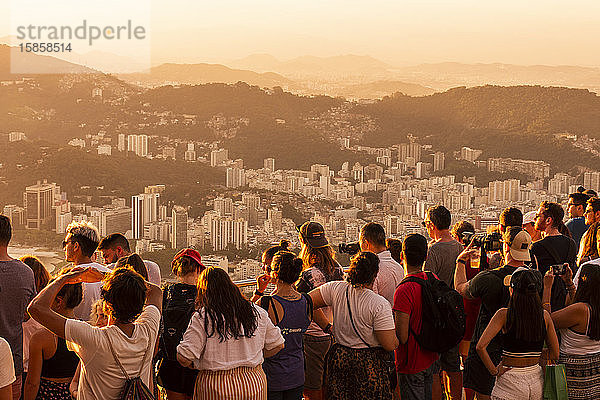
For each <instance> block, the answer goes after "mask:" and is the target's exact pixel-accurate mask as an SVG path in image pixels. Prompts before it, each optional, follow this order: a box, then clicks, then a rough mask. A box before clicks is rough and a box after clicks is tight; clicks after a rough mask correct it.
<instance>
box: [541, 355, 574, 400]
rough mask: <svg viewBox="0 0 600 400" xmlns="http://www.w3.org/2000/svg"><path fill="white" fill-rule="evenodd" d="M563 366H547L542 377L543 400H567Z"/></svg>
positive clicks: (565, 377)
mask: <svg viewBox="0 0 600 400" xmlns="http://www.w3.org/2000/svg"><path fill="white" fill-rule="evenodd" d="M568 399H569V394H568V392H567V376H566V374H565V366H564V365H562V364H559V365H547V366H546V375H545V376H544V400H568Z"/></svg>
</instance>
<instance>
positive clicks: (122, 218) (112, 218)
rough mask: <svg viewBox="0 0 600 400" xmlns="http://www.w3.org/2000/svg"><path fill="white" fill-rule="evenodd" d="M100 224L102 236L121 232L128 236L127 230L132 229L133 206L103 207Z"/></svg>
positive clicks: (99, 228)
mask: <svg viewBox="0 0 600 400" xmlns="http://www.w3.org/2000/svg"><path fill="white" fill-rule="evenodd" d="M98 225H99V226H98V230H99V231H100V236H107V235H110V234H111V233H121V234H123V235H126V236H127V232H128V231H130V230H131V208H129V207H111V208H105V209H103V210H102V213H101V214H100V223H99V224H98Z"/></svg>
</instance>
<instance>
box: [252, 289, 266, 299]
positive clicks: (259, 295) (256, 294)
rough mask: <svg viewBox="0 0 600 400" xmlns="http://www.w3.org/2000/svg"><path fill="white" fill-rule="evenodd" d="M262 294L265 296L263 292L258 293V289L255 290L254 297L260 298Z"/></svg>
mask: <svg viewBox="0 0 600 400" xmlns="http://www.w3.org/2000/svg"><path fill="white" fill-rule="evenodd" d="M264 294H265V293H264V292H259V291H258V289H256V290H255V291H254V295H255V296H258V297H262V296H264Z"/></svg>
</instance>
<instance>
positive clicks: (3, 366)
mask: <svg viewBox="0 0 600 400" xmlns="http://www.w3.org/2000/svg"><path fill="white" fill-rule="evenodd" d="M15 380H16V377H15V366H14V364H13V358H12V352H11V351H10V346H9V344H8V342H7V341H6V340H4V338H1V337H0V389H2V388H5V387H6V386H8V385H10V384H12V383H13V382H14V381H15Z"/></svg>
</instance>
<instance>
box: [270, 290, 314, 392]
mask: <svg viewBox="0 0 600 400" xmlns="http://www.w3.org/2000/svg"><path fill="white" fill-rule="evenodd" d="M272 298H273V299H276V300H277V301H278V302H279V304H281V307H282V308H283V318H282V319H281V320H280V321H279V322H278V323H277V324H276V325H275V326H278V327H279V328H280V329H281V334H282V336H283V338H284V339H285V347H284V348H283V350H281V351H280V352H279V353H277V354H276V355H274V356H273V357H270V358H266V359H265V361H264V363H263V366H262V367H263V370H264V371H265V375H267V385H268V390H270V391H271V390H273V391H282V390H288V389H293V388H296V387H298V386H301V385H302V384H304V353H303V351H302V335H303V334H304V332H305V331H306V329H307V328H308V325H309V324H310V322H311V320H310V317H309V315H308V308H309V305H308V303H307V302H308V300H307V299H306V297H305V295H302V296H301V297H300V299H298V300H286V299H284V298H283V297H280V296H277V295H275V296H273V297H272ZM265 300H266V299H265ZM270 303H271V308H273V309H274V310H275V305H274V304H273V302H270ZM261 305H262V304H261ZM263 308H264V307H263ZM267 308H268V307H267ZM275 318H276V319H277V320H279V318H280V316H279V315H277V311H275Z"/></svg>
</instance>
